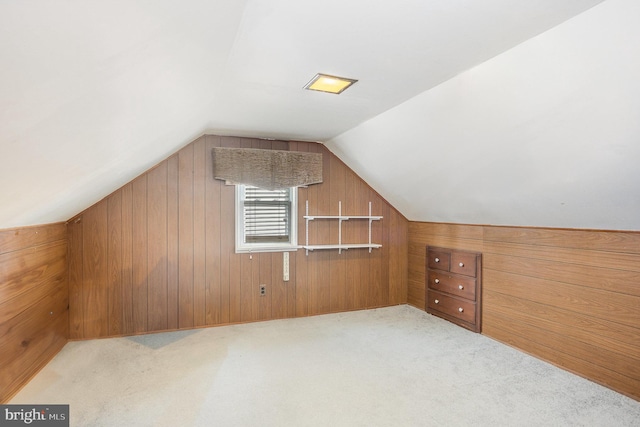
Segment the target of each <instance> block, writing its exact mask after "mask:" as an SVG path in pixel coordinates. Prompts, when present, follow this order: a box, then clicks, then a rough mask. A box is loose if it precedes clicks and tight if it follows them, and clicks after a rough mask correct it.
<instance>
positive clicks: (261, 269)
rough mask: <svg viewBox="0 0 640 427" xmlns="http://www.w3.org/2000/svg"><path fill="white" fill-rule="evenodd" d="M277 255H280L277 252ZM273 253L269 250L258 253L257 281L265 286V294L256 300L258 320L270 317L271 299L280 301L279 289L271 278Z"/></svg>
mask: <svg viewBox="0 0 640 427" xmlns="http://www.w3.org/2000/svg"><path fill="white" fill-rule="evenodd" d="M277 255H281V254H280V253H278V254H277ZM273 258H274V256H273V254H272V253H271V252H265V253H261V254H260V257H259V259H260V261H259V264H258V279H257V283H259V284H265V285H266V286H267V295H265V296H260V297H259V298H257V300H258V320H268V319H271V309H272V300H273V299H274V298H275V299H279V300H280V302H282V301H281V300H282V295H280V292H281V289H280V288H279V286H278V285H277V284H276V283H275V282H274V281H273V280H272V279H273V271H272V270H273V269H272V265H271V263H272V262H273Z"/></svg>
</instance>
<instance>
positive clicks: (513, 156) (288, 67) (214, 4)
mask: <svg viewBox="0 0 640 427" xmlns="http://www.w3.org/2000/svg"><path fill="white" fill-rule="evenodd" d="M639 18H640V7H639V6H638V2H637V1H635V0H606V1H602V0H537V1H535V2H532V1H526V0H517V1H514V0H485V1H482V2H478V1H475V0H453V1H452V0H400V1H393V2H392V1H377V2H368V1H364V0H352V1H338V0H326V1H325V2H324V3H322V4H316V3H311V2H309V1H307V0H297V1H296V0H271V1H268V2H264V1H258V0H216V1H212V0H206V1H205V0H191V1H189V2H179V1H177V0H129V1H105V0H102V1H80V0H60V1H56V2H51V1H46V0H34V1H14V0H9V1H3V2H0V64H1V66H0V159H1V161H2V168H0V181H1V182H2V186H1V187H0V228H7V227H14V226H23V225H31V224H39V223H46V222H55V221H64V220H66V219H68V218H70V217H71V216H73V215H74V214H76V213H78V212H80V211H81V210H83V209H84V208H86V207H88V206H90V205H91V204H93V203H94V202H96V201H98V200H99V199H101V198H102V197H104V196H106V195H107V194H109V193H110V192H111V191H113V190H115V189H116V188H118V187H119V186H121V185H122V184H124V183H126V182H128V181H129V180H131V179H132V178H134V177H135V176H137V175H138V174H140V173H141V172H143V171H144V170H146V169H147V168H149V167H150V166H152V165H154V164H156V163H157V162H158V161H160V160H162V159H163V158H166V157H167V156H168V155H170V154H172V153H173V152H175V151H177V150H178V149H179V148H180V147H182V146H184V145H185V144H187V143H189V142H190V141H192V140H193V139H194V138H195V137H197V136H199V135H201V134H203V133H205V132H210V133H217V134H228V135H238V136H254V137H263V138H278V139H297V140H311V141H319V142H323V143H326V144H327V146H328V147H329V149H331V150H332V151H333V152H335V153H336V154H337V155H339V156H340V157H341V158H342V159H343V160H344V161H345V163H347V164H348V165H349V166H350V167H352V168H353V169H354V170H355V171H356V172H358V173H359V174H360V175H361V176H362V177H363V178H364V179H365V180H366V181H367V182H369V183H370V184H372V185H373V187H374V188H376V190H378V191H379V192H380V193H381V194H382V195H383V196H384V197H385V198H387V200H389V201H390V202H391V203H392V204H393V205H394V206H396V207H397V208H398V209H399V210H400V211H401V212H402V213H403V214H404V215H405V216H407V217H408V218H409V219H411V220H419V221H444V222H465V223H485V224H509V225H534V226H559V227H586V228H607V229H640V174H639V172H638V168H637V166H636V164H637V161H638V160H639V159H640V141H639V139H640V121H638V117H640V96H639V95H640V83H638V82H637V80H638V79H637V76H638V75H640V59H638V58H640V55H639V54H640V29H638V26H637V22H638V20H639ZM317 72H324V73H329V74H336V75H342V76H345V77H351V78H355V79H358V80H359V81H358V83H356V84H355V85H354V86H353V87H352V88H350V89H348V90H347V91H346V92H344V93H343V94H342V95H339V96H336V95H330V94H325V93H319V92H310V91H304V90H302V87H303V86H304V85H305V83H307V81H308V80H309V79H311V78H312V77H313V76H314V75H315V74H316V73H317Z"/></svg>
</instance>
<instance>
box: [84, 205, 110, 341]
mask: <svg viewBox="0 0 640 427" xmlns="http://www.w3.org/2000/svg"><path fill="white" fill-rule="evenodd" d="M83 222H84V231H85V232H84V233H83V251H82V253H83V264H84V267H83V277H84V279H83V286H82V296H83V301H82V304H83V306H84V307H85V311H84V338H98V337H103V336H107V335H108V333H109V328H108V319H109V316H108V310H107V308H108V294H107V281H108V262H107V202H106V200H102V201H101V202H99V203H98V204H96V205H95V206H93V207H92V208H91V209H89V210H88V211H87V212H86V213H85V214H84V215H83Z"/></svg>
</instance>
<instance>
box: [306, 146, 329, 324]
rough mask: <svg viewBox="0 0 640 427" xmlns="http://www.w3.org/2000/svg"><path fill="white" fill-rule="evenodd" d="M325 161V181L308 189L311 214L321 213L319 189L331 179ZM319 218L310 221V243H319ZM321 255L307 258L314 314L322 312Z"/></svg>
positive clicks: (314, 253)
mask: <svg viewBox="0 0 640 427" xmlns="http://www.w3.org/2000/svg"><path fill="white" fill-rule="evenodd" d="M308 148H309V152H310V153H316V152H318V150H316V146H314V145H310V146H308ZM323 156H324V154H323ZM324 166H325V164H324V161H323V171H322V174H323V182H322V184H314V185H310V186H309V188H308V189H307V200H308V201H309V215H320V214H321V213H320V210H319V206H318V200H319V196H318V193H319V189H320V187H321V186H322V185H326V184H325V182H326V181H327V180H328V179H329V174H328V172H327V170H326V169H324ZM319 222H320V221H318V220H314V221H309V231H308V234H309V244H313V243H318V242H319V236H318V227H319ZM319 257H320V251H309V254H308V256H307V257H306V258H305V261H306V263H307V274H308V275H307V289H308V290H307V293H308V296H309V304H308V312H307V313H308V314H309V315H314V314H318V313H319V312H320V297H319V293H320V286H319V281H318V280H319V270H320V266H319V263H318V259H319Z"/></svg>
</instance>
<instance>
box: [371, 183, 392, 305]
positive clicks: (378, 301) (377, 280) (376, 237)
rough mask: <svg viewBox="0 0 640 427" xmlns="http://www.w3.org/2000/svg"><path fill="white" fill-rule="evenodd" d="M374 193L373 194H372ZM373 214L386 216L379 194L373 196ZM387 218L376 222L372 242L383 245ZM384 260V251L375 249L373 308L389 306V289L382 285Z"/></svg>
mask: <svg viewBox="0 0 640 427" xmlns="http://www.w3.org/2000/svg"><path fill="white" fill-rule="evenodd" d="M372 193H373V192H372ZM371 213H372V215H382V214H384V211H383V208H382V200H381V199H380V196H378V195H377V194H372V197H371ZM385 225H386V222H385V218H383V219H382V220H380V221H376V224H373V225H372V227H371V240H372V242H373V243H382V230H383V228H384V227H385ZM382 264H383V259H382V251H381V250H380V249H373V250H372V251H371V290H372V291H373V292H372V295H371V297H372V298H371V305H370V306H372V307H379V306H382V305H386V304H387V300H388V298H389V294H388V292H389V288H388V286H387V285H386V284H383V283H382V280H383V265H382Z"/></svg>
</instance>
